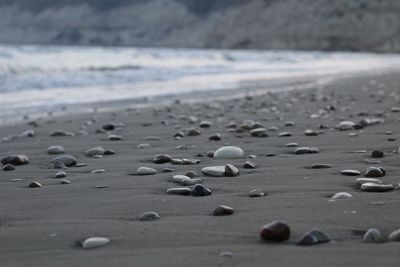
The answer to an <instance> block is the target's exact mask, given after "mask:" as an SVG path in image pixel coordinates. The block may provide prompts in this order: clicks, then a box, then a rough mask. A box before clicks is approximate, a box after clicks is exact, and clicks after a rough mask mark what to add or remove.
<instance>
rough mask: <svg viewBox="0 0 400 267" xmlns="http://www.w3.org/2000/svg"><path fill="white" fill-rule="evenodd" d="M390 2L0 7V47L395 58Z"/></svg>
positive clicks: (41, 0) (62, 2) (45, 1)
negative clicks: (192, 49) (249, 50)
mask: <svg viewBox="0 0 400 267" xmlns="http://www.w3.org/2000/svg"><path fill="white" fill-rule="evenodd" d="M399 14H400V1H398V0H376V1H367V0H335V1H329V0H279V1H278V0H218V1H217V0H201V1H199V0H131V1H130V0H69V1H67V0H58V1H55V0H0V42H1V43H17V44H30V43H35V44H79V45H122V46H153V47H157V46H167V47H199V48H256V49H260V48H261V49H304V50H309V49H312V50H351V51H377V52H400V16H399Z"/></svg>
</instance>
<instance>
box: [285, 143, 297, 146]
mask: <svg viewBox="0 0 400 267" xmlns="http://www.w3.org/2000/svg"><path fill="white" fill-rule="evenodd" d="M298 146H299V144H298V143H287V144H286V145H285V147H298Z"/></svg>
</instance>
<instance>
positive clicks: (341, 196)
mask: <svg viewBox="0 0 400 267" xmlns="http://www.w3.org/2000/svg"><path fill="white" fill-rule="evenodd" d="M351 197H352V195H351V194H349V193H347V192H339V193H336V194H334V195H333V196H332V197H331V199H333V200H336V199H346V198H351Z"/></svg>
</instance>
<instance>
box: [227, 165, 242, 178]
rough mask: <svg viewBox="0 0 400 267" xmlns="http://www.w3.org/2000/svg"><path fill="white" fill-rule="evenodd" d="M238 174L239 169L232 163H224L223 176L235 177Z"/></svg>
mask: <svg viewBox="0 0 400 267" xmlns="http://www.w3.org/2000/svg"><path fill="white" fill-rule="evenodd" d="M238 175H239V170H238V168H236V167H235V166H233V165H232V164H226V165H225V176H229V177H235V176H238Z"/></svg>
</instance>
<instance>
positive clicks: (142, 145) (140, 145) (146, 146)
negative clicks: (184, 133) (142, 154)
mask: <svg viewBox="0 0 400 267" xmlns="http://www.w3.org/2000/svg"><path fill="white" fill-rule="evenodd" d="M137 148H138V149H148V148H152V145H151V144H139V145H138V146H137Z"/></svg>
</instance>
